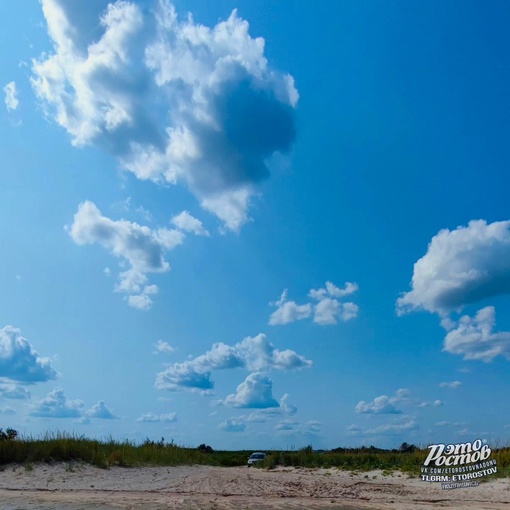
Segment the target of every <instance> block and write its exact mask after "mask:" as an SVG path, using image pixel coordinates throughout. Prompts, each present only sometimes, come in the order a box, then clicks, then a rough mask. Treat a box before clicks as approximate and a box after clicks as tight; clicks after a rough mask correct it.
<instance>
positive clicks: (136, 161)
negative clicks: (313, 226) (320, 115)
mask: <svg viewBox="0 0 510 510" xmlns="http://www.w3.org/2000/svg"><path fill="white" fill-rule="evenodd" d="M41 3H42V9H43V13H44V17H45V19H46V22H47V26H48V35H49V37H50V38H51V40H52V43H53V52H51V53H48V54H42V55H41V56H40V57H39V58H38V59H35V60H34V61H33V65H32V73H33V76H32V80H31V82H32V87H33V89H34V91H35V93H36V95H37V97H38V99H39V100H40V102H41V103H42V105H43V106H44V107H45V109H46V112H47V114H48V115H49V116H50V117H52V118H53V119H54V120H55V121H56V122H57V123H58V124H59V125H60V126H62V127H63V128H64V129H65V130H66V131H67V133H68V134H69V135H70V136H71V139H72V143H73V145H76V146H84V145H96V146H99V147H101V148H103V149H105V150H107V151H109V152H110V153H112V154H113V155H114V156H116V157H117V159H118V161H119V162H120V164H121V165H122V167H123V168H124V169H126V170H128V171H130V172H132V173H133V174H134V175H135V176H136V177H137V178H139V179H143V180H147V179H149V180H152V181H154V182H156V183H161V184H176V183H184V184H185V185H186V186H187V188H188V189H189V190H190V191H191V192H192V193H193V194H194V195H195V196H196V197H197V199H198V200H199V202H200V204H201V206H202V208H203V209H205V210H207V211H209V212H211V213H213V214H215V215H216V216H217V217H218V218H219V219H220V220H221V221H222V222H223V223H224V225H225V227H226V228H228V229H231V230H234V231H237V230H239V228H240V227H241V226H242V225H243V223H245V222H246V221H247V220H248V208H249V205H250V200H251V197H252V196H253V194H254V193H255V191H256V185H257V184H258V183H259V182H260V181H261V180H263V179H267V178H268V177H269V169H268V166H267V160H268V159H269V158H270V157H271V156H272V155H273V154H274V153H277V152H279V153H286V152H288V151H290V149H291V147H292V145H293V142H294V139H295V119H294V108H295V106H296V103H297V101H298V97H299V95H298V92H297V90H296V88H295V87H294V80H293V78H292V76H290V75H289V74H284V73H280V72H278V71H276V70H274V69H271V68H270V66H269V65H268V62H267V59H266V57H265V56H264V39H263V38H261V37H258V38H252V37H251V36H250V35H249V25H248V23H247V22H246V21H245V20H243V19H241V18H240V17H239V16H238V15H237V11H235V10H234V11H233V12H232V14H231V15H230V17H229V18H228V19H227V20H226V21H222V22H219V23H218V24H217V25H215V26H214V27H212V28H209V27H206V26H204V25H200V24H198V23H195V22H194V20H193V18H192V17H191V15H189V16H188V17H187V18H186V19H185V20H183V21H180V20H179V19H178V16H177V13H176V11H175V8H174V6H173V5H172V3H171V2H170V1H168V0H161V1H159V2H154V3H153V8H151V9H143V8H142V7H141V6H139V5H137V4H136V3H134V2H129V1H116V2H112V3H110V4H109V5H106V4H107V3H106V2H105V3H104V5H101V6H99V7H98V4H95V6H94V7H91V9H89V10H88V11H87V9H83V8H82V7H81V6H79V5H77V3H76V2H71V1H70V0H41Z"/></svg>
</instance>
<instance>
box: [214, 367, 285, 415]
mask: <svg viewBox="0 0 510 510" xmlns="http://www.w3.org/2000/svg"><path fill="white" fill-rule="evenodd" d="M223 402H224V404H226V405H229V406H232V407H245V408H255V409H265V408H268V407H278V406H279V404H278V402H277V401H276V400H275V399H274V397H273V383H272V381H271V379H269V377H267V376H266V375H263V374H261V373H260V372H254V373H253V374H250V375H249V376H248V377H247V378H246V379H245V381H244V382H242V383H241V384H240V385H239V386H238V387H237V390H236V392H235V393H233V394H231V395H228V396H227V397H226V398H225V400H224V401H223Z"/></svg>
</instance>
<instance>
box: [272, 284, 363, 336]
mask: <svg viewBox="0 0 510 510" xmlns="http://www.w3.org/2000/svg"><path fill="white" fill-rule="evenodd" d="M357 290H358V285H357V284H356V283H351V282H346V284H345V287H344V288H343V289H341V288H339V287H337V286H336V285H334V284H333V283H332V282H329V281H328V282H326V285H325V287H324V288H321V289H311V290H310V292H309V293H308V296H309V297H310V298H312V299H313V300H315V301H318V302H317V303H315V304H313V303H305V304H303V305H298V304H297V303H296V302H295V301H288V300H287V289H285V290H284V291H283V293H282V295H281V296H280V299H279V300H278V301H275V302H274V303H269V304H270V305H273V306H276V307H277V309H276V310H275V311H274V312H273V313H272V314H271V317H270V318H269V324H270V325H271V326H276V325H283V324H289V323H290V322H295V321H297V320H301V319H307V318H309V317H311V316H312V315H313V321H314V322H315V323H316V324H319V325H321V326H325V325H330V324H337V322H338V320H341V321H343V322H346V321H349V320H351V319H354V318H356V317H357V316H358V312H359V308H358V305H356V304H354V303H352V302H346V303H342V302H340V301H339V300H338V299H337V298H341V297H344V296H347V295H349V294H352V293H354V292H356V291H357Z"/></svg>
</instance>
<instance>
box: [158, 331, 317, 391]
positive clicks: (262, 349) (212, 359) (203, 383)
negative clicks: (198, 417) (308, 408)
mask: <svg viewBox="0 0 510 510" xmlns="http://www.w3.org/2000/svg"><path fill="white" fill-rule="evenodd" d="M310 366H312V362H311V361H310V360H307V359H306V358H305V357H304V356H301V355H299V354H297V353H296V352H294V351H291V350H290V349H286V350H284V351H280V350H278V349H275V347H274V346H273V344H271V343H270V342H269V341H268V340H267V338H266V335H264V334H262V333H260V334H258V335H256V336H254V337H249V336H248V337H246V338H244V339H243V340H242V341H241V342H238V343H237V344H235V345H234V346H230V345H227V344H224V343H222V342H219V343H216V344H213V346H212V347H211V349H210V350H209V351H207V352H206V353H205V354H202V355H200V356H197V357H196V358H193V359H192V360H188V361H184V362H179V363H174V364H173V365H171V366H170V367H168V368H167V369H166V370H164V371H163V372H160V373H159V374H158V375H157V378H156V387H157V388H158V389H169V390H176V389H179V388H180V387H181V388H184V389H196V390H199V391H203V390H211V389H212V388H213V386H214V383H213V382H212V381H211V380H210V376H211V371H213V370H226V369H232V368H245V369H247V370H250V371H259V370H270V369H273V370H293V369H300V368H307V367H310Z"/></svg>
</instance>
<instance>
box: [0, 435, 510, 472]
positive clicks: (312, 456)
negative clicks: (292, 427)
mask: <svg viewBox="0 0 510 510" xmlns="http://www.w3.org/2000/svg"><path fill="white" fill-rule="evenodd" d="M201 446H203V447H205V445H201ZM250 453H252V452H251V450H250V451H211V449H210V448H209V451H207V450H206V449H205V448H186V447H182V446H177V445H175V444H174V443H173V442H172V443H165V442H164V440H163V439H162V440H161V441H158V442H154V441H150V440H148V439H147V440H146V441H145V442H143V443H141V444H136V443H134V442H130V441H124V442H121V441H116V440H114V439H106V440H101V441H99V440H95V439H87V438H85V437H83V436H76V435H73V434H66V433H58V432H57V433H47V434H45V435H44V436H42V437H37V438H34V437H16V438H14V439H9V440H0V470H1V469H2V466H5V465H6V464H10V463H18V464H22V465H24V466H29V467H27V469H30V467H31V466H32V464H33V463H36V462H47V463H52V462H65V463H67V466H68V468H67V469H68V470H69V471H72V469H73V467H72V466H73V464H72V462H75V461H77V462H83V463H87V464H92V465H94V466H97V467H100V468H105V469H107V468H109V467H110V466H123V467H132V466H144V465H152V466H178V465H191V464H203V465H210V466H246V462H247V458H248V456H249V455H250ZM266 453H267V454H268V456H267V459H266V460H265V461H264V462H261V463H258V464H256V467H258V468H265V469H271V468H274V467H276V466H293V467H302V468H317V467H322V468H338V469H343V470H347V471H351V472H364V471H371V470H374V469H380V470H382V471H383V473H387V474H389V473H392V472H393V471H402V472H404V473H407V474H408V475H410V476H416V475H418V474H419V473H420V468H421V466H422V464H423V461H424V459H425V458H426V455H427V450H426V449H415V450H414V451H399V450H382V449H378V448H375V447H370V448H365V447H361V448H337V449H335V450H331V451H324V452H315V451H313V450H312V448H311V447H310V446H308V447H306V448H303V449H301V450H298V451H267V450H266ZM491 458H495V459H496V461H497V466H498V476H510V448H509V447H503V448H494V449H493V451H492V455H491Z"/></svg>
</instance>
